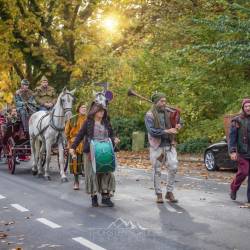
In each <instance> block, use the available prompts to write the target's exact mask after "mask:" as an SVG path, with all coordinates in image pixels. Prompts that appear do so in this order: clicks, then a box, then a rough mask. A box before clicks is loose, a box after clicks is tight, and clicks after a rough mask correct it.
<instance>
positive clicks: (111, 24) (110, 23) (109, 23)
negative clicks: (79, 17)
mask: <svg viewBox="0 0 250 250" xmlns="http://www.w3.org/2000/svg"><path fill="white" fill-rule="evenodd" d="M103 27H104V28H105V29H107V30H108V31H111V32H114V31H116V29H117V27H118V21H117V19H116V18H114V17H107V18H105V19H104V20H103Z"/></svg>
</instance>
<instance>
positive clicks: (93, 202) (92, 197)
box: [91, 195, 99, 207]
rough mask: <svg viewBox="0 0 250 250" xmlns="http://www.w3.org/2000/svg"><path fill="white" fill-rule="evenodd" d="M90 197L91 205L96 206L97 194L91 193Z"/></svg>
mask: <svg viewBox="0 0 250 250" xmlns="http://www.w3.org/2000/svg"><path fill="white" fill-rule="evenodd" d="M91 199H92V207H98V206H99V205H98V199H97V195H93V196H91Z"/></svg>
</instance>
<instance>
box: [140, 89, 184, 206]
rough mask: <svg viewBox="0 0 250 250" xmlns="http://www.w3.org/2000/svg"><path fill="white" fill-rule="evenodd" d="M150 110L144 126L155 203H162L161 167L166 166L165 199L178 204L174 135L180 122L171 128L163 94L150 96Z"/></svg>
mask: <svg viewBox="0 0 250 250" xmlns="http://www.w3.org/2000/svg"><path fill="white" fill-rule="evenodd" d="M151 100H152V102H153V106H152V108H151V109H150V110H149V111H148V112H147V113H146V116H145V125H146V128H147V131H148V139H149V144H150V161H151V164H152V167H153V179H154V189H155V194H156V197H157V198H156V202H157V203H163V198H162V189H161V166H162V165H166V164H167V166H168V178H167V192H166V195H165V198H166V199H167V200H169V201H170V202H178V200H177V199H176V198H175V197H174V194H173V190H174V182H175V176H176V173H177V168H178V160H177V152H176V147H175V135H176V134H177V133H178V131H179V129H180V128H181V124H180V121H177V123H176V126H175V127H172V124H171V121H170V111H169V110H168V109H167V108H166V96H165V94H164V93H155V94H153V95H152V97H151Z"/></svg>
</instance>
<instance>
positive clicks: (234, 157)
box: [230, 152, 237, 161]
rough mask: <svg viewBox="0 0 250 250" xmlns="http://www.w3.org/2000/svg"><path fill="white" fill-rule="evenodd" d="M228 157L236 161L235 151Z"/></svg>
mask: <svg viewBox="0 0 250 250" xmlns="http://www.w3.org/2000/svg"><path fill="white" fill-rule="evenodd" d="M230 158H231V160H232V161H237V153H236V152H233V153H231V154H230Z"/></svg>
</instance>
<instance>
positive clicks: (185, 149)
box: [177, 138, 210, 153]
mask: <svg viewBox="0 0 250 250" xmlns="http://www.w3.org/2000/svg"><path fill="white" fill-rule="evenodd" d="M209 144H210V142H209V139H208V138H197V139H190V140H187V141H186V142H184V143H181V144H179V145H177V150H178V152H180V153H201V152H203V151H204V150H205V148H206V147H207V146H208V145H209Z"/></svg>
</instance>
